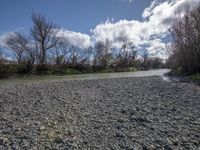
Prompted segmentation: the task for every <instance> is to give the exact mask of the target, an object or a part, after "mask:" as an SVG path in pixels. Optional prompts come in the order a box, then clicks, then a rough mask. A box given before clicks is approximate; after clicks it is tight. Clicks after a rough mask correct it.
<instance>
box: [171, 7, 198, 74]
mask: <svg viewBox="0 0 200 150" xmlns="http://www.w3.org/2000/svg"><path fill="white" fill-rule="evenodd" d="M190 6H191V5H189V4H188V5H187V6H185V8H184V9H185V14H184V15H182V13H178V12H177V14H176V17H175V18H174V21H173V25H172V27H171V29H170V33H171V38H172V44H171V46H170V47H169V48H168V49H169V53H170V57H169V59H168V65H169V66H170V67H171V68H172V69H173V70H174V71H177V72H178V73H182V74H186V75H190V74H195V73H199V72H200V24H199V23H200V5H199V4H198V5H196V7H195V8H193V9H191V7H190Z"/></svg>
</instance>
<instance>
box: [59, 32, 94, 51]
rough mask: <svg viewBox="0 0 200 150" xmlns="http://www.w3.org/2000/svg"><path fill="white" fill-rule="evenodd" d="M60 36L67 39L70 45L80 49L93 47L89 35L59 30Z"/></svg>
mask: <svg viewBox="0 0 200 150" xmlns="http://www.w3.org/2000/svg"><path fill="white" fill-rule="evenodd" d="M58 36H59V37H64V38H66V39H67V40H68V41H69V43H70V44H72V45H75V46H77V47H79V48H88V47H89V46H91V38H90V36H89V35H87V34H83V33H79V32H73V31H68V30H66V29H59V31H58Z"/></svg>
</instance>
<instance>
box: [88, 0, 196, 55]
mask: <svg viewBox="0 0 200 150" xmlns="http://www.w3.org/2000/svg"><path fill="white" fill-rule="evenodd" d="M188 2H189V0H165V1H163V0H154V1H152V3H151V5H150V6H149V7H148V8H146V9H145V10H144V12H143V14H142V17H143V21H137V20H131V21H129V20H120V21H118V22H115V23H113V22H111V21H109V20H108V21H106V22H105V23H101V24H99V25H97V26H96V28H95V29H93V30H91V33H92V38H93V39H95V40H97V41H98V40H100V41H105V40H106V39H108V40H110V41H111V42H113V44H114V45H118V46H119V40H120V39H126V40H129V41H132V42H133V43H134V44H135V45H136V47H138V48H141V47H144V48H146V49H147V51H148V52H149V53H150V54H152V55H156V53H157V55H158V56H159V57H162V58H166V57H167V56H166V50H165V44H167V43H165V42H163V41H162V40H161V39H163V38H165V37H166V36H167V35H168V30H169V28H170V26H171V24H172V21H173V17H174V15H175V13H176V12H177V11H179V12H183V10H184V6H185V5H186V4H187V3H188ZM196 2H200V0H193V1H190V6H191V7H194V6H195V5H194V3H196ZM158 39H160V40H158Z"/></svg>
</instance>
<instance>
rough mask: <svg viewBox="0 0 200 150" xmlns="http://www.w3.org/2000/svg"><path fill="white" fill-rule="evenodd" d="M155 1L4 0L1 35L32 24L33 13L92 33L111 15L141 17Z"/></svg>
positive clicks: (1, 14)
mask: <svg viewBox="0 0 200 150" xmlns="http://www.w3.org/2000/svg"><path fill="white" fill-rule="evenodd" d="M150 2H151V0H135V1H134V2H129V1H128V0H1V1H0V20H1V24H0V34H3V33H4V32H8V31H11V30H15V29H17V28H20V27H23V28H24V29H25V30H27V29H29V28H30V27H31V24H32V23H31V12H32V11H34V12H38V13H41V14H43V15H45V16H47V17H48V18H49V19H50V20H52V21H53V22H54V23H56V24H58V25H60V26H61V27H63V28H66V29H68V30H73V31H78V32H82V33H89V32H90V29H91V28H95V26H96V25H97V24H99V23H101V22H103V21H106V20H107V18H114V20H115V21H119V20H121V19H128V20H133V19H135V20H141V19H142V18H141V14H142V12H143V10H144V8H146V7H147V6H149V5H150Z"/></svg>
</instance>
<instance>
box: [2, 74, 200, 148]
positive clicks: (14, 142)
mask: <svg viewBox="0 0 200 150" xmlns="http://www.w3.org/2000/svg"><path fill="white" fill-rule="evenodd" d="M199 99H200V88H199V87H197V86H194V85H190V84H185V83H173V82H167V81H164V80H163V79H162V78H161V77H137V78H117V79H98V80H75V81H58V82H52V83H31V84H23V83H20V84H17V85H11V86H7V87H0V127H1V128H0V149H9V148H10V149H35V150H36V149H144V150H147V149H198V148H199V147H200V138H199V137H200V132H199V131H200V112H199V110H200V101H199Z"/></svg>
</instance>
